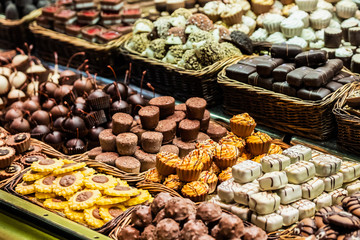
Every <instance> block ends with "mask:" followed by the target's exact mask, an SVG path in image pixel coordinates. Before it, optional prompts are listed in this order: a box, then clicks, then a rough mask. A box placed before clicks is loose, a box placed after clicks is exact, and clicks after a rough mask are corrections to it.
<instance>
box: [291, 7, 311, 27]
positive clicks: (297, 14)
mask: <svg viewBox="0 0 360 240" xmlns="http://www.w3.org/2000/svg"><path fill="white" fill-rule="evenodd" d="M289 18H296V19H300V20H301V21H302V22H303V23H304V28H307V27H309V25H310V22H309V18H310V16H309V14H308V13H307V12H305V11H302V10H296V11H293V12H291V13H290V16H289Z"/></svg>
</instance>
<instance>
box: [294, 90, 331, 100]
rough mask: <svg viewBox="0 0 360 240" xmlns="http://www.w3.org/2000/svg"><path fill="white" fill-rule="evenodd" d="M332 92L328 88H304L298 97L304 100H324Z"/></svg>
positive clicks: (298, 93)
mask: <svg viewBox="0 0 360 240" xmlns="http://www.w3.org/2000/svg"><path fill="white" fill-rule="evenodd" d="M330 93H331V91H330V90H329V89H327V88H318V89H312V90H310V89H306V88H302V89H300V90H299V91H298V92H297V96H298V97H299V98H301V99H304V100H313V101H317V100H322V99H323V98H324V97H326V96H327V95H329V94H330Z"/></svg>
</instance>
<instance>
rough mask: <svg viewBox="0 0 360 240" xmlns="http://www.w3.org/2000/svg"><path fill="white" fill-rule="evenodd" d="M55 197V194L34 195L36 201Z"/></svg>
mask: <svg viewBox="0 0 360 240" xmlns="http://www.w3.org/2000/svg"><path fill="white" fill-rule="evenodd" d="M54 197H56V194H55V193H41V192H36V193H35V198H37V199H40V200H41V199H48V198H54Z"/></svg>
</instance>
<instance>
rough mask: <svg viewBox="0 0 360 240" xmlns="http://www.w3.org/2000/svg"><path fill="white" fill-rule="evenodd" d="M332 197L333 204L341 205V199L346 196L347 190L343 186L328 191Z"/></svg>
mask: <svg viewBox="0 0 360 240" xmlns="http://www.w3.org/2000/svg"><path fill="white" fill-rule="evenodd" d="M329 194H330V195H331V198H332V203H333V205H341V201H342V200H343V199H344V198H345V197H346V196H348V195H349V194H348V191H346V190H345V189H343V188H338V189H336V190H335V191H332V192H329Z"/></svg>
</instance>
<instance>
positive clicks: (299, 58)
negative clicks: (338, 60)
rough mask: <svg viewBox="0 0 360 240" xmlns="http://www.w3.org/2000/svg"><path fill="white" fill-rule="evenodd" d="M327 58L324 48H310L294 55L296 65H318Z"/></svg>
mask: <svg viewBox="0 0 360 240" xmlns="http://www.w3.org/2000/svg"><path fill="white" fill-rule="evenodd" d="M327 60H328V58H327V53H326V51H324V50H310V51H306V52H302V53H299V54H298V55H296V57H295V63H296V66H298V67H301V66H307V67H318V66H321V65H323V64H324V63H326V61H327Z"/></svg>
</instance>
